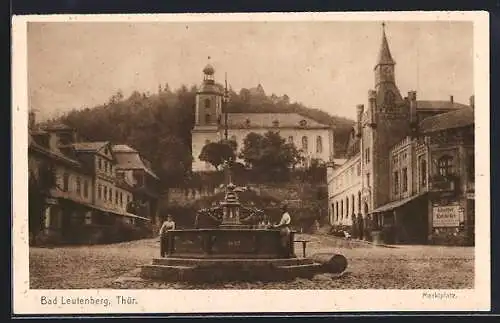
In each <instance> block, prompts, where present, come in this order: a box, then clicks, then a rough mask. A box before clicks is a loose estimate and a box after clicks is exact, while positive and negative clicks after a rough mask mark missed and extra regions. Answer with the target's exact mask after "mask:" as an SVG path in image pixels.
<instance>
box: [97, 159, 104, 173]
mask: <svg viewBox="0 0 500 323" xmlns="http://www.w3.org/2000/svg"><path fill="white" fill-rule="evenodd" d="M97 162H98V164H99V170H101V169H102V168H103V165H102V159H101V158H99V157H97Z"/></svg>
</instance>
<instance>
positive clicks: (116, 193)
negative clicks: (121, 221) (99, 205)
mask: <svg viewBox="0 0 500 323" xmlns="http://www.w3.org/2000/svg"><path fill="white" fill-rule="evenodd" d="M115 204H118V191H115Z"/></svg>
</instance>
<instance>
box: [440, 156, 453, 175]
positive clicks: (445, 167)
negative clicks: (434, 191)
mask: <svg viewBox="0 0 500 323" xmlns="http://www.w3.org/2000/svg"><path fill="white" fill-rule="evenodd" d="M452 170H453V157H451V156H443V157H441V158H439V160H438V172H439V175H441V176H449V175H451V174H452Z"/></svg>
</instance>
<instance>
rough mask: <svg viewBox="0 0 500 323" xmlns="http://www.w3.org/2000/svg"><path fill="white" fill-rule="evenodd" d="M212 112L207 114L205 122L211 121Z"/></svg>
mask: <svg viewBox="0 0 500 323" xmlns="http://www.w3.org/2000/svg"><path fill="white" fill-rule="evenodd" d="M210 121H211V120H210V114H208V113H207V114H205V123H210Z"/></svg>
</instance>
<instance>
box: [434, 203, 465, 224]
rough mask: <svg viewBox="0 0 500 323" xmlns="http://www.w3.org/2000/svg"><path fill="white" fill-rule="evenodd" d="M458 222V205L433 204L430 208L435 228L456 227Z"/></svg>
mask: <svg viewBox="0 0 500 323" xmlns="http://www.w3.org/2000/svg"><path fill="white" fill-rule="evenodd" d="M462 212H463V211H462ZM459 223H460V206H459V205H446V206H433V208H432V225H433V227H435V228H439V227H458V225H459Z"/></svg>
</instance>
